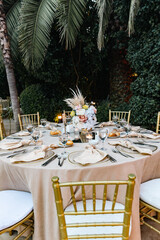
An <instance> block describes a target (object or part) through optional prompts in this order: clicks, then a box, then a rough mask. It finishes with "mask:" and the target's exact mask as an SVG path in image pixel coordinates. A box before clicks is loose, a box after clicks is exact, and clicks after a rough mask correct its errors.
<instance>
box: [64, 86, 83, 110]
mask: <svg viewBox="0 0 160 240" xmlns="http://www.w3.org/2000/svg"><path fill="white" fill-rule="evenodd" d="M71 92H72V95H73V98H67V99H65V100H64V101H65V102H66V103H67V105H68V106H69V107H71V108H72V109H75V107H76V106H78V105H81V106H83V105H84V104H85V98H84V97H83V95H82V93H81V91H80V90H79V88H78V87H77V89H76V91H74V90H73V89H71Z"/></svg>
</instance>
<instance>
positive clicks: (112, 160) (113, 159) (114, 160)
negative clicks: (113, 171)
mask: <svg viewBox="0 0 160 240" xmlns="http://www.w3.org/2000/svg"><path fill="white" fill-rule="evenodd" d="M107 155H108V157H109V159H110V160H111V162H117V160H116V159H115V158H113V157H112V156H111V155H109V154H107Z"/></svg>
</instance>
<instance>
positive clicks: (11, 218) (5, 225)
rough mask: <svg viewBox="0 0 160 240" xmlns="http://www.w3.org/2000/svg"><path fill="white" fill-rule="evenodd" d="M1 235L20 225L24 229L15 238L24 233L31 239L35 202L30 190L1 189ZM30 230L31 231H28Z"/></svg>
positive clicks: (15, 239)
mask: <svg viewBox="0 0 160 240" xmlns="http://www.w3.org/2000/svg"><path fill="white" fill-rule="evenodd" d="M0 213H1V214H0V235H1V234H3V233H5V232H9V233H10V235H12V230H14V229H15V228H17V227H18V226H22V230H21V231H20V232H19V233H18V235H17V236H16V237H15V238H14V239H13V240H17V239H19V238H20V237H21V236H22V235H23V234H24V233H25V234H27V236H26V237H25V239H26V240H27V239H29V238H30V237H31V236H32V235H33V232H34V220H33V214H34V213H33V202H32V195H31V193H29V192H23V191H15V190H4V191H0ZM28 230H29V231H28Z"/></svg>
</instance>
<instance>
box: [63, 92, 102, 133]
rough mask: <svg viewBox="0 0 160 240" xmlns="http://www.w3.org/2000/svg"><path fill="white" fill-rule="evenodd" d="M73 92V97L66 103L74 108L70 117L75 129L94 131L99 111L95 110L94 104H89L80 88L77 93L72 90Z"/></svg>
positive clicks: (66, 100)
mask: <svg viewBox="0 0 160 240" xmlns="http://www.w3.org/2000/svg"><path fill="white" fill-rule="evenodd" d="M71 92H72V95H73V97H72V98H67V99H65V100H64V101H65V102H66V103H67V105H68V106H69V107H71V108H72V112H71V114H70V115H71V117H72V125H73V127H75V128H78V129H79V130H81V129H82V128H85V129H88V130H89V129H93V128H94V124H95V123H96V121H97V118H96V113H97V109H96V108H95V106H94V103H93V102H91V103H90V104H88V103H87V102H86V101H85V98H84V97H83V95H82V93H81V91H80V90H79V89H78V88H77V90H76V91H73V90H72V89H71Z"/></svg>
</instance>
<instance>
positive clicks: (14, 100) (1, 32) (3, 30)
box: [0, 0, 20, 131]
mask: <svg viewBox="0 0 160 240" xmlns="http://www.w3.org/2000/svg"><path fill="white" fill-rule="evenodd" d="M0 45H1V49H2V55H3V61H4V65H5V69H6V75H7V81H8V86H9V92H10V98H11V104H12V110H13V115H14V121H15V125H16V130H17V131H18V130H19V122H18V113H20V106H19V100H18V92H17V87H16V79H15V75H14V69H13V63H12V58H11V50H10V43H9V37H8V33H7V26H6V17H5V12H4V7H3V2H2V0H0Z"/></svg>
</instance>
